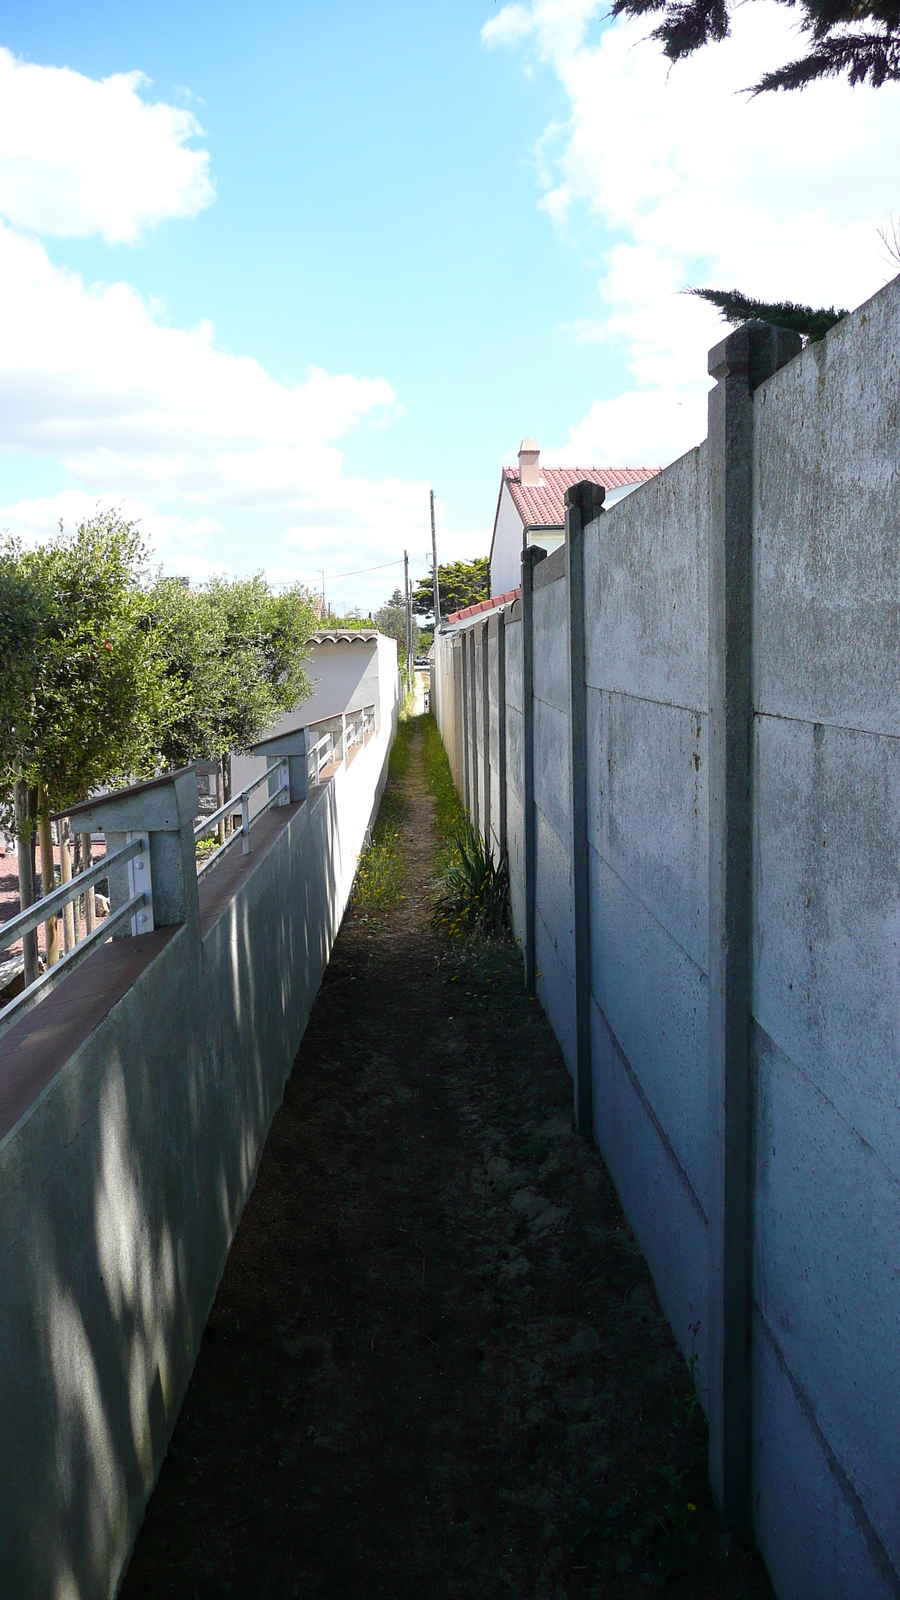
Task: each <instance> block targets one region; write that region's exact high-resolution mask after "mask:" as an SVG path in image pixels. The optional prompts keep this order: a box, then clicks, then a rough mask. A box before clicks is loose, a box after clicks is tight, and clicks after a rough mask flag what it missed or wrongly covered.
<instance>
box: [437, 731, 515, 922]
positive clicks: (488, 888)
mask: <svg viewBox="0 0 900 1600" xmlns="http://www.w3.org/2000/svg"><path fill="white" fill-rule="evenodd" d="M419 720H420V726H421V729H422V761H423V766H424V774H425V787H426V789H427V790H428V792H429V794H430V795H431V796H432V798H433V800H434V823H435V834H436V843H437V863H436V865H437V874H436V883H435V888H436V899H435V921H436V923H437V925H438V926H439V927H442V928H443V929H444V930H445V932H447V933H449V934H450V935H451V936H452V937H454V938H460V937H463V936H464V935H466V936H471V935H475V936H477V937H478V938H481V939H492V938H496V936H497V935H498V934H499V933H500V932H501V930H502V929H504V928H506V927H507V925H508V923H509V869H508V867H507V864H506V861H505V860H504V861H500V862H495V861H494V859H493V857H492V855H491V854H490V852H489V851H488V850H486V848H485V846H484V843H483V841H482V839H481V837H480V835H479V834H478V833H476V831H475V829H474V828H473V827H472V825H471V823H470V822H469V820H468V818H467V816H466V814H465V811H464V810H463V807H462V803H461V801H460V798H459V795H458V794H457V792H456V788H455V786H454V783H453V778H452V776H451V773H450V763H449V761H448V760H447V752H446V751H445V749H444V746H443V743H442V741H441V736H440V733H439V732H438V725H437V723H436V721H435V719H434V717H433V715H432V714H431V713H430V712H429V713H428V715H427V716H424V717H421V718H420V719H419Z"/></svg>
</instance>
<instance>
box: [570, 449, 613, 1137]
mask: <svg viewBox="0 0 900 1600" xmlns="http://www.w3.org/2000/svg"><path fill="white" fill-rule="evenodd" d="M605 494H606V490H605V489H603V488H602V487H601V486H600V485H599V484H596V483H591V482H589V481H587V480H585V481H583V482H581V483H576V484H573V485H572V487H571V488H570V489H567V490H566V497H565V504H566V598H567V601H568V610H569V746H570V755H571V782H572V791H571V795H572V804H571V812H570V821H571V827H572V912H573V917H572V924H573V933H574V943H575V952H574V955H575V974H574V976H575V1126H576V1127H577V1129H578V1132H579V1133H586V1134H590V1133H592V1132H593V1069H592V1063H591V876H590V873H591V863H590V847H589V844H588V773H587V685H586V683H585V676H584V654H585V618H584V530H585V527H586V526H587V524H588V523H589V522H593V521H594V519H595V517H599V515H600V513H601V512H602V510H603V499H604V496H605Z"/></svg>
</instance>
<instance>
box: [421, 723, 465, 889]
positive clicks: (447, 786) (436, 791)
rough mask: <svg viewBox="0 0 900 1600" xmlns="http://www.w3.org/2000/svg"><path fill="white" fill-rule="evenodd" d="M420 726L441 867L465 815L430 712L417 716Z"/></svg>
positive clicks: (427, 787) (423, 760)
mask: <svg viewBox="0 0 900 1600" xmlns="http://www.w3.org/2000/svg"><path fill="white" fill-rule="evenodd" d="M419 726H420V728H421V729H422V762H423V765H424V769H425V787H426V789H427V790H428V793H429V794H430V795H431V796H432V798H433V800H434V826H435V833H436V835H437V840H436V842H437V848H438V866H439V867H444V866H446V865H447V864H448V863H449V861H450V860H451V859H452V857H453V854H454V846H455V841H456V836H457V834H458V833H459V832H460V830H461V829H462V828H463V827H464V826H465V823H466V814H465V812H464V810H463V808H462V804H461V802H460V798H459V795H458V794H457V792H456V789H455V787H454V783H453V778H452V776H451V773H450V763H449V761H448V760H447V752H446V750H445V749H444V746H443V743H442V742H441V736H440V733H439V732H438V725H437V723H436V721H435V719H434V716H433V714H432V713H431V712H430V711H429V712H428V713H427V715H426V716H424V717H420V718H419Z"/></svg>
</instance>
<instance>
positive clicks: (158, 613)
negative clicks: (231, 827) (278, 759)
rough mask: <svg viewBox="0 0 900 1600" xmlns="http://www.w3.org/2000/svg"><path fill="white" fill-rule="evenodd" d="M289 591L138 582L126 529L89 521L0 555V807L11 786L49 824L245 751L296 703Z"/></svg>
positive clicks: (295, 600) (260, 584) (132, 536)
mask: <svg viewBox="0 0 900 1600" xmlns="http://www.w3.org/2000/svg"><path fill="white" fill-rule="evenodd" d="M315 627H316V618H315V614H314V611H313V609H312V607H311V605H310V603H309V598H308V595H307V593H306V590H305V589H302V588H300V587H296V588H293V589H289V590H288V591H287V592H285V593H283V594H276V593H274V592H273V591H272V590H271V589H270V588H269V586H268V584H267V583H266V581H265V579H264V578H263V577H262V576H261V575H260V574H257V575H256V576H255V577H252V578H242V579H237V580H235V581H233V582H229V581H227V580H226V579H224V578H215V579H213V580H212V581H211V582H209V583H207V584H205V585H203V586H201V587H200V588H197V589H191V588H189V587H188V586H187V585H186V584H184V583H182V582H180V581H179V580H177V579H167V578H163V577H162V576H159V575H157V576H155V577H154V576H153V574H152V573H151V571H150V568H149V564H148V555H147V548H146V544H145V542H144V540H143V538H142V536H141V534H140V532H139V531H138V529H137V527H136V526H135V524H134V523H130V522H125V521H123V520H122V519H121V518H119V517H118V516H116V515H115V514H114V513H102V514H100V515H98V516H96V517H94V518H92V519H90V520H89V521H87V522H84V523H82V524H81V525H80V526H79V527H78V529H77V530H76V531H75V533H74V534H64V533H60V534H59V535H58V536H56V537H54V538H53V539H51V540H49V541H48V542H47V543H45V544H43V545H39V546H38V547H37V548H36V549H33V550H25V551H23V550H22V549H21V548H20V546H18V545H17V544H15V543H14V542H13V541H10V540H7V541H6V543H5V545H3V546H2V547H0V805H2V808H3V811H4V821H5V822H6V823H11V822H12V811H11V796H12V791H13V788H14V786H15V784H16V782H17V781H18V780H22V781H23V782H24V783H25V784H26V786H27V788H28V790H29V791H31V792H32V794H33V793H34V792H35V791H36V790H37V789H38V788H39V787H40V790H41V793H42V795H43V796H44V799H43V800H42V805H43V806H46V808H47V809H48V810H51V811H64V810H65V809H66V808H67V807H68V806H70V805H74V804H75V803H76V802H77V801H79V800H83V799H84V798H85V797H86V796H87V795H88V794H90V793H91V791H92V790H95V789H97V788H99V787H101V786H105V787H111V786H114V785H116V784H119V783H127V782H129V781H131V780H133V779H134V778H136V777H142V776H147V775H150V774H152V773H154V772H159V771H163V770H165V769H166V768H169V767H173V766H183V765H186V764H188V763H189V762H191V761H194V760H196V759H197V758H198V757H206V758H208V759H215V758H218V757H219V756H221V755H224V754H225V753H227V752H231V751H234V752H238V751H241V750H243V749H246V747H247V745H248V744H251V743H253V741H254V740H255V739H258V738H259V737H260V736H261V734H262V733H264V732H265V730H266V728H268V727H271V725H272V724H273V723H274V722H276V721H277V719H278V717H279V716H280V715H281V714H282V713H283V712H284V711H286V710H289V709H290V708H291V707H292V706H294V705H296V704H297V703H298V702H299V701H302V700H304V699H305V698H306V697H307V696H308V694H309V692H310V684H309V680H308V678H307V676H306V673H305V670H304V666H303V661H304V656H305V654H306V650H307V641H308V639H309V635H310V634H311V633H312V632H313V631H314V630H315Z"/></svg>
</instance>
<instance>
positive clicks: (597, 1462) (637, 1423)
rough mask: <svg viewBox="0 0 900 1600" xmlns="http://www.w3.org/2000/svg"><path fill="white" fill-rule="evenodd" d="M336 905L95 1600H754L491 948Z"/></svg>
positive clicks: (547, 1071)
mask: <svg viewBox="0 0 900 1600" xmlns="http://www.w3.org/2000/svg"><path fill="white" fill-rule="evenodd" d="M411 743H412V758H411V762H410V766H409V772H408V776H407V778H406V780H405V785H404V787H405V790H406V798H407V814H406V820H405V822H404V823H403V825H402V833H401V840H400V843H401V845H402V847H403V855H404V859H405V862H406V882H405V899H404V900H402V901H401V902H400V904H399V906H398V907H396V908H394V909H393V910H391V911H390V912H387V913H384V914H382V915H368V916H366V915H365V914H364V913H363V912H362V911H361V910H360V909H359V908H358V907H354V908H351V910H350V912H349V913H348V915H347V918H346V920H345V923H344V926H343V928H342V930H341V933H340V936H339V938H338V941H337V944H336V946H335V950H334V954H333V956H332V960H331V964H330V966H329V968H328V972H327V974H326V977H325V981H324V983H323V986H322V990H321V993H320V995H319V998H318V1001H317V1003H316V1006H315V1010H314V1012H313V1015H312V1018H311V1021H310V1025H309V1027H308V1029H307V1033H306V1036H305V1038H304V1040H303V1045H302V1048H301V1050H300V1053H299V1055H298V1057H297V1061H296V1065H295V1067H294V1071H293V1075H292V1077H291V1079H290V1082H289V1084H288V1087H287V1092H286V1095H285V1101H284V1105H283V1108H282V1109H281V1111H280V1112H279V1113H278V1115H277V1117H276V1118H275V1121H274V1123H273V1126H272V1131H271V1133H270V1136H269V1140H268V1144H267V1147H266V1151H265V1155H264V1158H263V1162H262V1166H261V1170H260V1174H259V1178H258V1181H257V1184H256V1188H255V1190H254V1192H253V1194H252V1195H251V1197H250V1200H249V1201H248V1204H247V1207H246V1210H245V1213H244V1217H243V1219H242V1222H241V1226H240V1229H239V1232H238V1235H237V1238H236V1240H235V1243H234V1246H233V1248H232V1251H231V1255H230V1257H229V1261H228V1265H227V1268H226V1271H225V1275H224V1278H223V1281H222V1285H221V1288H220V1291H219V1294H218V1297H217V1300H216V1303H215V1307H214V1309H213V1312H212V1315H211V1318H210V1322H209V1325H208V1328H207V1331H206V1335H205V1337H204V1340H203V1345H202V1349H201V1352H200V1356H199V1359H198V1362H197V1366H196V1369H195V1372H194V1376H193V1379H192V1382H191V1385H190V1388H189V1391H188V1394H187V1397H186V1400H185V1403H184V1406H183V1409H182V1414H181V1417H180V1419H179V1422H178V1425H177V1428H176V1431H175V1436H174V1438H173V1441H172V1444H171V1447H170V1450H169V1454H168V1457H167V1459H166V1461H165V1464H164V1466H163V1470H162V1474H161V1476H160V1480H159V1484H158V1487H157V1489H156V1492H155V1494H154V1496H153V1498H152V1500H151V1503H150V1506H149V1509H148V1512H147V1517H146V1520H145V1523H144V1526H143V1528H142V1530H141V1532H140V1534H139V1537H138V1541H137V1545H136V1549H135V1552H134V1555H133V1558H132V1561H131V1564H130V1567H129V1570H128V1573H127V1576H126V1579H125V1582H124V1586H123V1589H122V1596H123V1600H151V1597H153V1600H220V1597H226V1596H240V1597H248V1600H249V1597H252V1600H287V1597H289V1596H303V1597H309V1600H313V1597H322V1600H351V1597H353V1600H439V1597H440V1600H444V1597H456V1596H466V1597H479V1600H481V1597H484V1600H494V1597H497V1600H500V1597H504V1600H506V1597H510V1600H562V1597H567V1600H568V1597H575V1596H594V1597H600V1596H602V1597H603V1600H620V1597H621V1600H624V1597H628V1596H638V1595H646V1594H647V1593H648V1592H652V1591H653V1590H656V1591H658V1592H664V1593H665V1594H667V1595H672V1596H678V1597H684V1600H687V1597H691V1600H699V1597H710V1600H712V1597H722V1600H725V1597H728V1600H731V1597H739V1596H740V1597H751V1596H753V1597H757V1596H758V1597H762V1596H770V1595H771V1590H770V1588H769V1585H768V1581H767V1579H766V1577H765V1574H764V1572H763V1571H762V1570H761V1568H760V1566H759V1564H758V1562H757V1561H756V1559H755V1558H754V1557H753V1555H752V1553H751V1552H749V1551H748V1550H747V1549H745V1548H743V1547H740V1546H736V1545H735V1544H734V1543H733V1542H731V1541H729V1540H728V1539H726V1537H725V1536H724V1535H723V1534H722V1533H721V1532H720V1531H719V1528H718V1524H717V1522H716V1518H715V1514H714V1511H713V1508H712V1505H711V1502H710V1497H709V1492H708V1489H707V1486H706V1472H705V1436H704V1427H703V1421H702V1413H701V1412H700V1409H699V1407H698V1406H697V1404H696V1399H695V1396H694V1394H693V1390H692V1384H691V1381H690V1377H689V1373H688V1369H687V1367H686V1365H685V1363H684V1361H683V1360H682V1358H681V1356H680V1355H679V1354H678V1352H677V1351H676V1349H675V1346H674V1341H673V1339H672V1337H671V1334H670V1333H669V1331H668V1328H667V1325H666V1323H665V1321H664V1320H663V1318H662V1316H661V1314H660V1311H659V1308H658V1305H657V1302H656V1297H655V1294H654V1291H653V1287H652V1284H651V1281H650V1278H649V1275H648V1272H647V1269H646V1266H645V1264H644V1262H643V1259H642V1257H641V1255H640V1252H639V1251H638V1249H637V1247H636V1245H635V1243H634V1241H633V1239H632V1237H631V1234H630V1232H629V1230H628V1228H627V1226H626V1224H625V1222H624V1220H623V1217H622V1214H621V1211H620V1210H619V1206H618V1203H617V1201H616V1198H615V1194H614V1191H613V1189H612V1185H611V1183H610V1181H609V1178H608V1176H607V1174H606V1170H605V1168H604V1166H603V1163H602V1161H601V1160H600V1157H599V1155H598V1153H597V1151H596V1150H595V1149H594V1148H593V1147H592V1146H591V1145H590V1144H589V1143H588V1142H586V1141H585V1140H583V1139H580V1138H579V1137H578V1136H577V1135H576V1134H575V1133H574V1132H573V1130H572V1116H571V1084H570V1079H569V1077H568V1075H567V1073H566V1071H565V1068H564V1066H563V1063H562V1060H561V1057H560V1053H559V1049H558V1047H557V1045H556V1042H555V1039H554V1037H553V1034H552V1033H551V1031H550V1028H549V1026H548V1024H547V1023H546V1021H545V1019H544V1018H543V1016H542V1014H541V1013H540V1010H539V1008H538V1006H537V1004H536V1003H535V1002H534V1001H528V1000H526V999H525V997H524V996H523V993H522V988H521V962H520V960H519V956H518V952H517V950H516V948H515V946H514V945H512V943H511V942H510V943H501V944H500V945H499V946H494V947H487V948H482V949H481V950H474V951H470V952H468V953H466V952H463V953H462V954H460V953H459V952H457V951H455V950H454V949H453V947H450V946H448V944H447V943H446V941H445V940H444V939H443V937H441V936H439V935H437V934H436V933H434V932H433V931H432V929H431V927H430V923H429V903H428V897H427V889H426V885H427V879H428V875H429V873H430V872H431V871H432V867H433V859H434V853H433V840H432V832H431V800H430V798H429V796H428V795H427V793H426V791H425V789H424V787H423V782H422V767H421V756H420V740H419V737H418V734H417V733H416V732H414V733H413V735H412V741H411Z"/></svg>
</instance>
